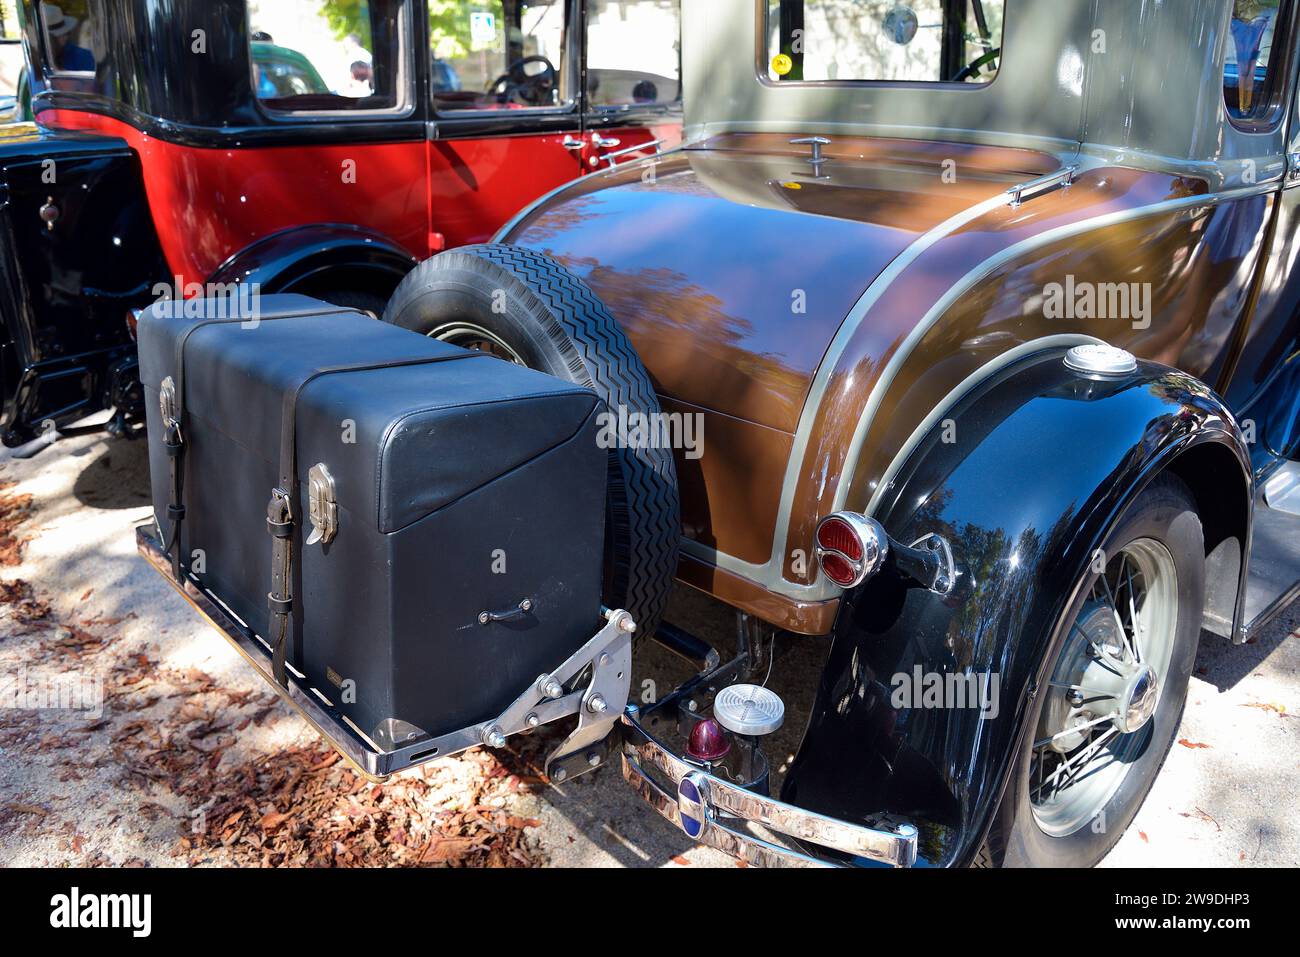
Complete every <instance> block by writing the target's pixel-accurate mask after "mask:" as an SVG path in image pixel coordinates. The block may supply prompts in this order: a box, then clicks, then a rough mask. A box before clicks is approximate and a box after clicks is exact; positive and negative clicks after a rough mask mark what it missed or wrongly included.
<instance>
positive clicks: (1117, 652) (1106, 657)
mask: <svg viewBox="0 0 1300 957" xmlns="http://www.w3.org/2000/svg"><path fill="white" fill-rule="evenodd" d="M1177 631H1178V572H1177V569H1176V567H1175V565H1174V559H1173V556H1172V555H1171V554H1170V553H1169V549H1168V548H1166V547H1165V546H1164V545H1163V544H1162V543H1160V542H1158V541H1156V540H1155V539H1151V538H1141V539H1137V540H1136V541H1134V542H1132V543H1130V544H1129V545H1126V546H1125V547H1124V548H1123V550H1122V551H1121V552H1120V553H1119V554H1118V555H1116V556H1115V557H1114V558H1113V559H1112V560H1111V561H1110V562H1109V563H1108V564H1107V566H1106V571H1105V573H1104V574H1102V575H1097V576H1096V577H1095V580H1094V581H1093V582H1092V583H1091V588H1090V591H1089V594H1088V598H1087V600H1086V601H1085V602H1084V605H1083V608H1082V609H1081V610H1080V612H1079V614H1078V615H1077V616H1076V617H1075V620H1074V621H1073V622H1071V623H1070V633H1069V635H1068V636H1067V638H1066V641H1065V645H1064V647H1063V648H1062V650H1061V654H1060V656H1059V657H1058V659H1057V662H1056V664H1055V666H1054V667H1053V670H1052V675H1051V679H1050V683H1049V686H1048V688H1047V689H1046V691H1047V695H1046V699H1045V700H1044V703H1043V710H1042V712H1041V714H1040V717H1039V722H1038V727H1037V728H1036V729H1035V732H1034V741H1033V743H1032V745H1031V748H1032V753H1031V758H1030V768H1029V798H1030V806H1031V807H1032V809H1033V814H1034V820H1035V822H1036V823H1037V825H1038V827H1039V828H1040V829H1041V830H1042V831H1043V832H1044V833H1046V834H1049V835H1051V836H1053V837H1065V836H1068V835H1070V834H1073V833H1075V832H1076V831H1078V830H1080V829H1082V828H1084V827H1086V826H1088V825H1089V824H1091V823H1092V822H1094V821H1097V820H1098V819H1099V815H1101V813H1102V811H1103V809H1104V808H1105V807H1106V805H1107V804H1108V803H1109V802H1110V800H1111V798H1113V797H1114V796H1115V793H1116V792H1117V791H1118V790H1119V789H1120V787H1121V785H1123V783H1124V781H1125V779H1126V778H1127V777H1128V774H1129V772H1130V771H1131V770H1132V767H1133V764H1134V762H1135V761H1136V760H1137V759H1138V758H1139V757H1140V756H1141V755H1142V754H1143V753H1144V751H1145V748H1146V747H1147V745H1148V743H1149V742H1150V740H1151V736H1152V734H1153V733H1154V729H1155V725H1154V723H1153V722H1152V721H1151V718H1152V716H1153V715H1154V713H1155V710H1156V707H1157V706H1158V704H1159V701H1160V696H1161V694H1162V692H1163V689H1164V688H1165V687H1166V686H1167V684H1168V679H1169V673H1170V663H1171V661H1172V660H1173V651H1174V643H1175V639H1176V636H1177ZM1100 824H1101V825H1102V826H1104V825H1105V822H1104V820H1103V821H1100Z"/></svg>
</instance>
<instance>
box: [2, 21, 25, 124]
mask: <svg viewBox="0 0 1300 957" xmlns="http://www.w3.org/2000/svg"><path fill="white" fill-rule="evenodd" d="M24 66H25V61H24V59H23V45H22V35H21V34H20V33H19V26H18V13H17V7H15V6H14V5H13V4H12V3H2V2H0V118H3V117H7V116H9V115H10V114H11V112H12V111H13V110H14V109H15V107H16V106H17V99H18V87H19V85H20V83H21V80H22V75H23V68H24Z"/></svg>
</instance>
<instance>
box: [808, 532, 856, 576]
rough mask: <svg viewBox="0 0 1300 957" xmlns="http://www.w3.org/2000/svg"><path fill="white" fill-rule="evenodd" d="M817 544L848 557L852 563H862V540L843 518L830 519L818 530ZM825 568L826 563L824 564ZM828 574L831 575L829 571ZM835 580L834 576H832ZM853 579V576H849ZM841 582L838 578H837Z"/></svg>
mask: <svg viewBox="0 0 1300 957" xmlns="http://www.w3.org/2000/svg"><path fill="white" fill-rule="evenodd" d="M817 544H818V545H820V546H821V547H822V548H824V549H826V550H827V551H831V552H839V553H840V554H842V555H847V556H848V557H849V559H850V560H851V561H855V562H860V561H862V539H860V538H858V535H857V533H856V532H855V531H853V528H852V527H851V526H850V525H849V523H848V522H846V521H844V520H843V519H841V518H828V519H827V520H826V521H824V522H822V523H821V526H820V527H819V528H818V529H817ZM822 565H823V567H825V562H823V563H822ZM826 574H828V575H830V572H829V571H828V572H827V573H826ZM831 577H832V578H835V576H834V575H831ZM849 577H850V579H852V577H853V576H852V575H850V576H849ZM835 580H836V581H839V579H838V578H835Z"/></svg>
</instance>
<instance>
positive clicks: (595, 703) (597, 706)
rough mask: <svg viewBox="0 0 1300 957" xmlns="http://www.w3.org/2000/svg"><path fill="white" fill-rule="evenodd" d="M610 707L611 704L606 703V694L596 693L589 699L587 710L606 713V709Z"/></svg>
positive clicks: (593, 712) (594, 712)
mask: <svg viewBox="0 0 1300 957" xmlns="http://www.w3.org/2000/svg"><path fill="white" fill-rule="evenodd" d="M608 707H609V705H608V704H606V703H605V696H604V695H600V694H594V695H592V696H591V697H590V698H588V699H587V710H588V711H590V712H591V713H592V714H604V713H605V709H607V708H608Z"/></svg>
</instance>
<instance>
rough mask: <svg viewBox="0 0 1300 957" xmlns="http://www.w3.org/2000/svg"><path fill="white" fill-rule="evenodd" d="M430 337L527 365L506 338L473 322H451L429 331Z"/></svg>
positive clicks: (520, 364) (516, 363) (519, 364)
mask: <svg viewBox="0 0 1300 957" xmlns="http://www.w3.org/2000/svg"><path fill="white" fill-rule="evenodd" d="M429 338H430V339H437V340H439V341H441V342H446V343H450V344H451V345H453V346H460V347H461V348H462V349H473V350H475V351H476V352H486V353H487V354H488V355H490V356H495V357H496V358H498V359H504V360H505V361H507V362H513V363H514V364H515V365H518V366H523V365H527V363H526V362H524V360H523V359H522V358H520V356H519V353H518V352H516V351H515V350H514V349H513V348H512V347H511V346H510V344H509V343H507V342H506V341H505V340H504V339H502V338H501V337H500V336H498V335H497V334H496V333H493V332H489V331H488V330H487V329H484V328H483V327H482V326H479V325H475V324H474V323H472V322H449V323H447V324H445V325H441V326H438V327H437V328H436V329H434V330H433V331H432V332H430V333H429Z"/></svg>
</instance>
